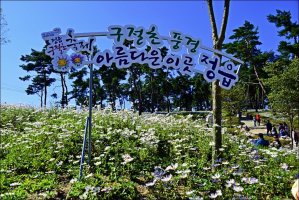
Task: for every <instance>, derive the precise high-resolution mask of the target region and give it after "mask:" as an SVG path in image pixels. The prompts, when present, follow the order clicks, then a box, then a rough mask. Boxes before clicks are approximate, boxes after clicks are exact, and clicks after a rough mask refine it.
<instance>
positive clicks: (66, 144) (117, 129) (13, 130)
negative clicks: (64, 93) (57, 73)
mask: <svg viewBox="0 0 299 200" xmlns="http://www.w3.org/2000/svg"><path fill="white" fill-rule="evenodd" d="M87 115H88V113H87V112H85V111H82V112H77V111H76V110H55V109H51V110H36V109H33V108H18V107H11V106H4V107H1V124H0V126H1V127H0V128H1V151H0V163H1V168H0V170H1V174H0V175H1V176H0V184H1V187H0V195H1V196H0V198H1V199H3V200H4V199H18V200H19V199H173V200H174V199H197V200H199V199H271V200H275V199H277V200H278V199H287V198H289V199H292V194H291V187H292V184H293V182H294V180H295V179H296V176H298V167H299V164H298V159H297V158H296V151H297V150H298V149H294V150H290V149H284V148H282V149H279V150H277V149H275V148H267V149H257V148H255V147H254V146H252V144H251V143H249V142H247V139H246V136H244V135H242V134H235V135H231V134H228V133H224V134H223V144H224V145H223V148H222V149H221V151H222V156H221V158H220V159H218V160H217V161H216V163H215V164H214V165H212V161H211V157H212V145H213V144H212V134H211V131H210V130H209V129H207V128H206V127H205V124H204V122H203V121H202V120H200V119H194V118H193V117H192V116H191V115H189V116H174V115H171V116H166V115H154V114H147V115H142V116H138V115H136V114H134V113H131V112H125V111H120V112H117V113H113V112H110V111H109V110H103V111H96V112H94V113H93V132H92V160H91V167H89V166H88V165H86V164H85V165H84V170H83V178H82V180H81V181H79V180H78V175H79V165H80V158H81V150H82V141H83V134H84V125H85V119H86V117H87ZM86 158H87V157H86Z"/></svg>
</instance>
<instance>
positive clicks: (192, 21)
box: [1, 0, 298, 106]
mask: <svg viewBox="0 0 299 200" xmlns="http://www.w3.org/2000/svg"><path fill="white" fill-rule="evenodd" d="M214 6H215V14H216V19H217V22H218V29H220V22H221V19H222V9H223V1H216V2H214ZM1 8H2V9H3V14H4V15H5V18H6V21H7V23H8V27H7V28H8V29H9V32H8V33H7V34H6V36H7V37H8V39H10V40H11V42H10V43H8V44H6V45H3V46H1V103H4V102H6V103H8V104H19V103H23V104H29V105H33V106H38V105H39V97H38V96H37V95H29V96H28V95H26V93H25V89H26V88H27V86H28V84H29V83H27V82H23V81H21V80H19V77H20V76H24V75H26V72H25V71H23V70H22V69H21V68H20V67H19V65H21V64H24V63H22V61H20V58H21V55H26V54H30V52H31V48H32V49H35V50H41V49H42V47H43V46H44V41H43V39H42V37H41V33H42V32H47V31H51V30H52V29H53V28H56V27H60V28H61V30H62V33H65V32H66V29H67V28H73V29H74V30H75V32H78V33H79V32H100V31H106V30H107V28H108V26H110V25H127V24H132V25H135V26H143V27H145V28H148V27H149V26H150V25H151V24H156V25H157V26H158V29H159V33H160V34H161V35H168V33H169V31H171V30H177V31H181V32H182V33H184V34H188V35H191V36H193V37H195V38H200V39H201V41H202V43H203V44H204V45H205V46H209V47H212V40H211V28H210V22H209V16H208V9H207V4H206V2H205V1H152V2H150V1H129V2H125V1H111V2H108V1H90V2H89V1H25V2H22V1H1ZM276 9H280V10H287V11H291V13H292V17H293V20H294V21H296V20H298V1H281V0H276V1H270V0H267V1H263V0H260V1H235V0H232V1H231V6H230V15H229V20H228V27H227V32H226V40H225V42H228V41H229V40H228V37H229V36H230V35H231V34H232V30H233V29H235V28H238V27H240V26H242V25H243V24H244V22H245V20H247V21H249V22H251V23H252V24H254V25H255V26H258V28H259V33H260V34H259V35H260V41H261V42H262V43H263V44H262V45H261V49H262V50H264V51H269V50H276V49H277V46H278V43H279V41H280V40H282V38H279V37H278V36H277V28H276V27H275V26H274V24H271V23H269V22H268V21H267V19H266V16H267V15H269V14H276ZM97 44H98V47H99V48H100V49H101V50H103V49H107V48H109V49H110V48H111V44H112V42H111V40H109V39H104V38H97ZM57 86H58V85H57ZM53 91H56V92H58V94H59V89H58V88H56V89H54V87H52V88H50V93H51V92H53ZM53 102H54V100H52V99H50V98H49V102H48V104H51V103H53Z"/></svg>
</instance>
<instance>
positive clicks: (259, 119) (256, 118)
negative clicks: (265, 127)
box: [255, 113, 261, 126]
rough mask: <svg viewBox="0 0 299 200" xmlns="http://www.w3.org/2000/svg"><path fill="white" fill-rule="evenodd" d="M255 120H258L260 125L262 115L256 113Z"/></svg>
mask: <svg viewBox="0 0 299 200" xmlns="http://www.w3.org/2000/svg"><path fill="white" fill-rule="evenodd" d="M255 120H256V122H257V125H258V126H260V124H261V116H260V114H258V113H257V114H256V115H255Z"/></svg>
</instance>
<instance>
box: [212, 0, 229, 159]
mask: <svg viewBox="0 0 299 200" xmlns="http://www.w3.org/2000/svg"><path fill="white" fill-rule="evenodd" d="M207 3H208V10H209V16H210V23H211V28H212V39H213V47H214V48H215V49H217V50H221V48H222V44H223V41H224V39H225V31H226V26H227V21H228V15H229V4H230V0H225V2H224V11H223V17H222V23H221V30H220V35H219V37H218V31H217V24H216V20H215V15H214V9H213V2H212V0H207ZM212 96H213V124H214V127H213V135H214V150H213V153H212V162H213V163H214V161H215V160H216V158H218V157H219V156H220V155H219V152H220V151H219V148H221V146H222V135H221V119H222V111H221V107H222V102H221V99H222V98H221V88H220V86H219V81H218V80H216V81H214V82H213V83H212Z"/></svg>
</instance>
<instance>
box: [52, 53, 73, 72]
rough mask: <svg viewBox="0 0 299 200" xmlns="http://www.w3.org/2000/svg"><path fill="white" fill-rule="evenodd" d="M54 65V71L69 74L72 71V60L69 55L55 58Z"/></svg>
mask: <svg viewBox="0 0 299 200" xmlns="http://www.w3.org/2000/svg"><path fill="white" fill-rule="evenodd" d="M52 64H53V68H54V70H56V71H59V72H67V71H68V70H69V69H70V58H69V56H68V55H67V54H61V55H58V56H55V57H54V58H53V60H52Z"/></svg>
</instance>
